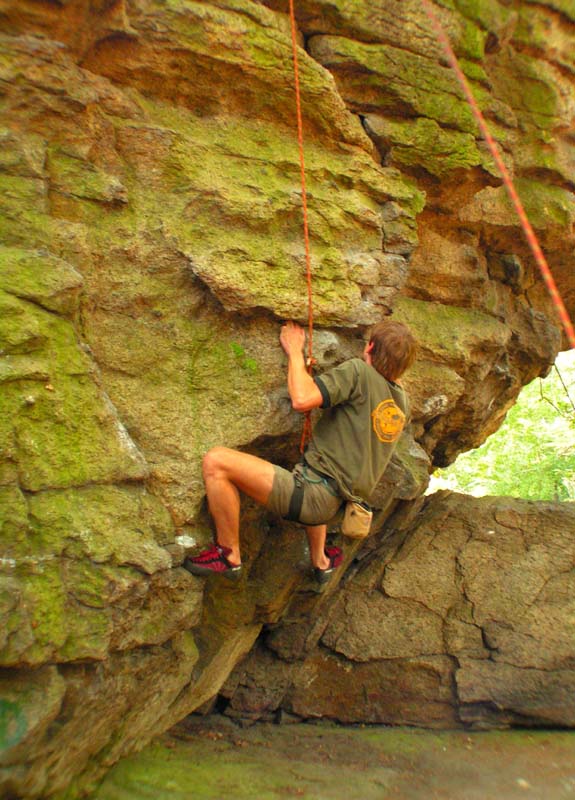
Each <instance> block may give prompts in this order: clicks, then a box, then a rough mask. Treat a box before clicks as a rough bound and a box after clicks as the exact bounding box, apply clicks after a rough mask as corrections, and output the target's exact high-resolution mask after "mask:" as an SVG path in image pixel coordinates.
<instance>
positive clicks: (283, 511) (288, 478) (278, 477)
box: [266, 464, 343, 525]
mask: <svg viewBox="0 0 575 800" xmlns="http://www.w3.org/2000/svg"><path fill="white" fill-rule="evenodd" d="M297 482H299V483H300V484H301V485H302V486H303V490H304V493H303V503H302V507H301V511H300V513H299V516H298V521H299V522H301V523H302V524H303V525H322V524H323V523H325V522H329V520H331V519H333V517H335V515H336V514H337V512H338V511H339V509H340V507H341V505H342V503H343V497H341V495H339V494H337V495H336V494H335V493H334V490H333V489H332V487H331V486H330V485H329V484H328V483H327V482H326V481H325V480H322V478H321V477H320V476H319V475H318V474H317V473H315V472H313V471H312V470H311V469H310V468H309V467H307V466H304V465H303V464H298V465H297V466H296V468H295V469H294V471H293V472H288V470H287V469H284V468H283V467H278V466H276V465H275V464H274V482H273V486H272V491H271V494H270V496H269V499H268V502H267V504H266V508H268V509H269V510H270V511H272V512H273V513H274V514H277V515H278V516H280V517H286V516H287V515H288V513H289V507H290V502H291V499H292V495H293V493H294V489H295V488H296V483H297Z"/></svg>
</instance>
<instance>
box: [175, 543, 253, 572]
mask: <svg viewBox="0 0 575 800" xmlns="http://www.w3.org/2000/svg"><path fill="white" fill-rule="evenodd" d="M231 552H232V551H231V550H230V548H229V547H223V546H222V545H221V544H213V545H212V546H211V547H210V548H208V549H207V550H204V551H203V552H201V553H199V555H197V556H193V557H192V558H186V560H185V561H184V564H183V566H184V569H187V570H188V572H191V573H192V575H224V576H225V577H226V578H231V579H232V580H237V579H238V578H239V577H240V575H241V574H242V565H241V564H232V563H231V562H230V561H228V556H229V554H230V553H231Z"/></svg>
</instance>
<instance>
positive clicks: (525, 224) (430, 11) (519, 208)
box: [289, 0, 575, 453]
mask: <svg viewBox="0 0 575 800" xmlns="http://www.w3.org/2000/svg"><path fill="white" fill-rule="evenodd" d="M421 2H422V5H423V9H424V11H425V13H426V15H427V16H428V18H429V20H430V22H431V25H432V27H433V29H434V31H435V34H436V36H437V38H438V40H439V43H440V44H441V46H442V47H443V50H444V52H445V55H446V57H447V60H448V62H449V64H450V66H451V67H452V68H453V71H454V72H455V75H456V77H457V79H458V81H459V84H460V85H461V88H462V90H463V93H464V95H465V98H466V100H467V102H468V103H469V106H470V108H471V111H472V112H473V115H474V117H475V119H476V120H477V124H478V125H479V129H480V131H481V133H482V135H483V137H484V139H485V141H486V143H487V146H488V147H489V150H490V151H491V154H492V156H493V158H494V160H495V163H496V164H497V167H498V169H499V171H500V173H501V177H502V179H503V183H504V185H505V188H506V190H507V192H508V194H509V197H510V198H511V202H512V203H513V205H514V207H515V210H516V212H517V215H518V217H519V222H520V223H521V227H522V228H523V231H524V233H525V238H526V239H527V243H528V244H529V247H530V248H531V251H532V253H533V256H534V258H535V261H536V263H537V266H538V267H539V270H540V272H541V275H542V277H543V281H544V283H545V285H546V287H547V290H548V292H549V294H550V296H551V299H552V301H553V303H554V305H555V308H556V309H557V313H558V315H559V319H560V320H561V323H562V325H563V328H564V330H565V334H566V336H567V340H568V341H569V344H570V346H571V347H572V348H575V330H574V329H573V324H572V322H571V319H570V317H569V313H568V312H567V309H566V308H565V304H564V303H563V300H562V298H561V295H560V294H559V290H558V289H557V285H556V283H555V280H554V278H553V275H552V273H551V270H550V268H549V265H548V263H547V260H546V258H545V256H544V255H543V251H542V250H541V246H540V244H539V240H538V239H537V236H536V234H535V231H534V230H533V227H532V225H531V223H530V221H529V219H528V217H527V214H526V212H525V208H524V206H523V203H522V202H521V199H520V197H519V195H518V193H517V190H516V188H515V185H514V183H513V180H512V178H511V176H510V174H509V172H508V170H507V167H506V166H505V164H504V162H503V159H502V158H501V154H500V152H499V148H498V147H497V143H496V141H495V139H494V138H493V136H492V135H491V133H490V132H489V129H488V127H487V123H486V122H485V118H484V117H483V114H482V113H481V109H480V108H479V106H478V104H477V101H476V100H475V97H474V95H473V92H472V91H471V88H470V87H469V84H468V82H467V79H466V77H465V75H464V73H463V70H462V69H461V67H460V66H459V62H458V60H457V57H456V55H455V53H454V51H453V48H452V47H451V43H450V41H449V38H448V36H447V34H446V33H445V31H444V30H443V26H442V25H441V22H440V21H439V19H438V17H437V15H436V13H435V10H434V8H433V5H432V3H431V0H421ZM289 14H290V23H291V39H292V54H293V69H294V85H295V99H296V115H297V132H298V146H299V162H300V173H301V193H302V208H303V233H304V244H305V261H306V279H307V294H308V356H307V359H306V365H307V370H308V372H309V374H310V375H311V373H312V367H313V362H314V359H313V296H312V272H311V257H310V245H309V223H308V207H307V190H306V177H305V158H304V149H303V123H302V113H301V92H300V79H299V63H298V55H297V28H296V19H295V9H294V0H289ZM311 428H312V426H311V414H310V412H309V411H308V412H307V413H306V415H305V422H304V427H303V432H302V437H301V444H300V450H301V452H302V453H303V451H304V448H305V445H306V443H307V442H308V441H309V439H311Z"/></svg>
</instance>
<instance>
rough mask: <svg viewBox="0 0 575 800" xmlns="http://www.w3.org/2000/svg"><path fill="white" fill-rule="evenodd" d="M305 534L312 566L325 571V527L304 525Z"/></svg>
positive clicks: (327, 559)
mask: <svg viewBox="0 0 575 800" xmlns="http://www.w3.org/2000/svg"><path fill="white" fill-rule="evenodd" d="M305 532H306V533H307V540H308V542H309V554H310V557H311V563H312V565H313V566H314V567H319V568H320V569H327V568H328V567H329V558H328V557H327V556H326V554H325V537H326V535H327V525H306V528H305Z"/></svg>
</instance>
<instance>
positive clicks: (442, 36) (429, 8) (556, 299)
mask: <svg viewBox="0 0 575 800" xmlns="http://www.w3.org/2000/svg"><path fill="white" fill-rule="evenodd" d="M421 2H422V4H423V8H424V11H425V13H426V14H427V16H428V17H429V20H430V22H431V24H432V26H433V29H434V31H435V33H436V35H437V38H438V39H439V42H440V44H441V45H442V47H443V49H444V51H445V55H446V56H447V60H448V61H449V64H450V65H451V67H452V68H453V71H454V72H455V74H456V76H457V79H458V81H459V83H460V85H461V88H462V89H463V92H464V94H465V97H466V99H467V101H468V103H469V105H470V106H471V110H472V112H473V115H474V116H475V119H476V120H477V124H478V125H479V128H480V130H481V133H482V134H483V137H484V139H485V141H486V142H487V146H488V147H489V149H490V151H491V154H492V156H493V158H494V159H495V163H496V164H497V167H498V169H499V171H500V173H501V177H502V178H503V182H504V184H505V188H506V189H507V192H508V194H509V197H510V198H511V201H512V203H513V205H514V206H515V210H516V211H517V215H518V216H519V221H520V223H521V227H522V228H523V231H524V232H525V238H526V239H527V242H528V244H529V246H530V248H531V251H532V253H533V255H534V257H535V261H536V262H537V266H538V267H539V270H540V271H541V275H542V277H543V280H544V282H545V285H546V286H547V290H548V292H549V294H550V295H551V299H552V300H553V303H554V304H555V307H556V309H557V312H558V314H559V319H560V320H561V323H562V324H563V328H564V329H565V333H566V335H567V339H568V341H569V344H570V346H571V347H573V348H575V331H574V330H573V324H572V322H571V319H570V318H569V314H568V312H567V309H566V308H565V305H564V303H563V300H562V299H561V295H560V294H559V291H558V289H557V285H556V284H555V280H554V278H553V275H552V274H551V270H550V269H549V265H548V264H547V260H546V258H545V256H544V255H543V251H542V250H541V247H540V245H539V241H538V239H537V236H536V235H535V231H534V230H533V227H532V226H531V223H530V222H529V219H528V218H527V214H526V213H525V208H524V207H523V203H522V202H521V199H520V198H519V195H518V194H517V190H516V189H515V185H514V183H513V180H512V179H511V176H510V175H509V172H508V170H507V167H506V166H505V164H504V163H503V159H502V158H501V155H500V153H499V148H498V147H497V143H496V142H495V139H494V138H493V136H492V135H491V134H490V132H489V129H488V127H487V124H486V122H485V118H484V117H483V114H482V113H481V109H480V108H479V106H478V104H477V101H476V100H475V97H474V96H473V93H472V91H471V89H470V87H469V84H468V82H467V79H466V77H465V75H464V74H463V70H462V69H461V67H460V66H459V62H458V61H457V57H456V55H455V53H454V52H453V48H452V47H451V44H450V42H449V38H448V36H447V34H446V33H445V31H444V30H443V26H442V25H441V22H440V21H439V19H438V18H437V15H436V13H435V10H434V8H433V5H432V3H431V0H421Z"/></svg>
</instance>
